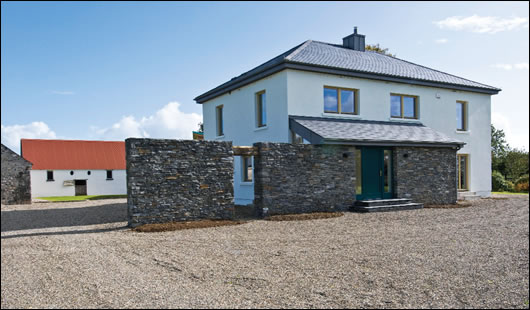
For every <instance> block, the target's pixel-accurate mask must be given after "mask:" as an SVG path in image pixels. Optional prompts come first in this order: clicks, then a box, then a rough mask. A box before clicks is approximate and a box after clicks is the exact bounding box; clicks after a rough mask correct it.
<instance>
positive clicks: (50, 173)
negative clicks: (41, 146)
mask: <svg viewBox="0 0 530 310" xmlns="http://www.w3.org/2000/svg"><path fill="white" fill-rule="evenodd" d="M46 181H53V170H48V171H46Z"/></svg>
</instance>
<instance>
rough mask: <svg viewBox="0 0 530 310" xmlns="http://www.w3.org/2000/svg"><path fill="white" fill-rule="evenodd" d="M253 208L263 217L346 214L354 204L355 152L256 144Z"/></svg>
mask: <svg viewBox="0 0 530 310" xmlns="http://www.w3.org/2000/svg"><path fill="white" fill-rule="evenodd" d="M254 147H255V148H256V149H257V152H258V153H259V155H258V156H256V157H255V158H254V196H255V198H254V205H255V206H256V208H257V210H258V211H259V212H263V215H275V214H289V213H305V212H316V211H346V210H348V208H349V207H350V206H352V205H353V203H354V201H355V156H354V153H353V151H354V148H352V147H345V146H331V145H324V146H319V145H310V144H288V143H255V144H254Z"/></svg>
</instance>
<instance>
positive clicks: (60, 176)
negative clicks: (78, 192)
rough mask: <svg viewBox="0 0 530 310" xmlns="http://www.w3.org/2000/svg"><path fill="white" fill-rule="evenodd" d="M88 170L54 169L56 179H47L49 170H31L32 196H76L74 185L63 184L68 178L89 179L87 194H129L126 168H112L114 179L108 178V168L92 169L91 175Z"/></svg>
mask: <svg viewBox="0 0 530 310" xmlns="http://www.w3.org/2000/svg"><path fill="white" fill-rule="evenodd" d="M70 171H74V174H73V175H70ZM88 171H89V170H53V179H54V181H46V179H47V170H30V178H31V197H32V198H35V197H50V196H75V186H74V185H72V186H64V185H63V182H64V181H67V180H87V195H125V194H127V183H126V172H125V170H112V178H113V179H112V180H107V170H90V175H88V173H87V172H88Z"/></svg>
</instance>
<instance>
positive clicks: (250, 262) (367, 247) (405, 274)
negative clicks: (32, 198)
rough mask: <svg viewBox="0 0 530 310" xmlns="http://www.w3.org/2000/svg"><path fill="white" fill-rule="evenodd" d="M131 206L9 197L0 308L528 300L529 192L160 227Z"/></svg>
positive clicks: (465, 304) (474, 304)
mask: <svg viewBox="0 0 530 310" xmlns="http://www.w3.org/2000/svg"><path fill="white" fill-rule="evenodd" d="M126 208H127V207H126V201H125V199H115V200H99V201H87V202H75V203H34V204H32V205H29V206H27V205H26V206H24V205H19V206H2V218H1V219H2V226H1V227H2V233H1V238H2V239H1V245H2V251H1V255H2V265H1V266H2V270H1V271H2V282H1V307H2V309H4V308H30V307H31V308H225V307H228V308H271V307H272V308H407V307H411V308H499V307H500V308H528V299H529V293H528V290H529V286H528V281H529V280H528V277H529V271H528V270H529V263H528V256H529V254H528V242H529V240H528V230H529V213H528V211H529V207H528V196H509V198H508V199H481V200H477V201H474V202H473V206H471V207H467V208H461V209H423V210H413V211H400V212H386V213H373V214H359V213H348V212H346V213H345V215H344V216H342V217H338V218H331V219H320V220H309V221H291V222H271V221H262V220H259V221H250V222H248V223H246V224H242V225H237V226H226V227H214V228H206V229H192V230H180V231H172V232H163V233H139V232H133V231H131V230H130V229H128V228H127V227H126V214H127V211H126Z"/></svg>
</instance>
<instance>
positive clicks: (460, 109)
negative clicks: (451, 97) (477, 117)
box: [456, 102, 464, 130]
mask: <svg viewBox="0 0 530 310" xmlns="http://www.w3.org/2000/svg"><path fill="white" fill-rule="evenodd" d="M456 129H458V130H464V104H463V103H462V102H457V103H456Z"/></svg>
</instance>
